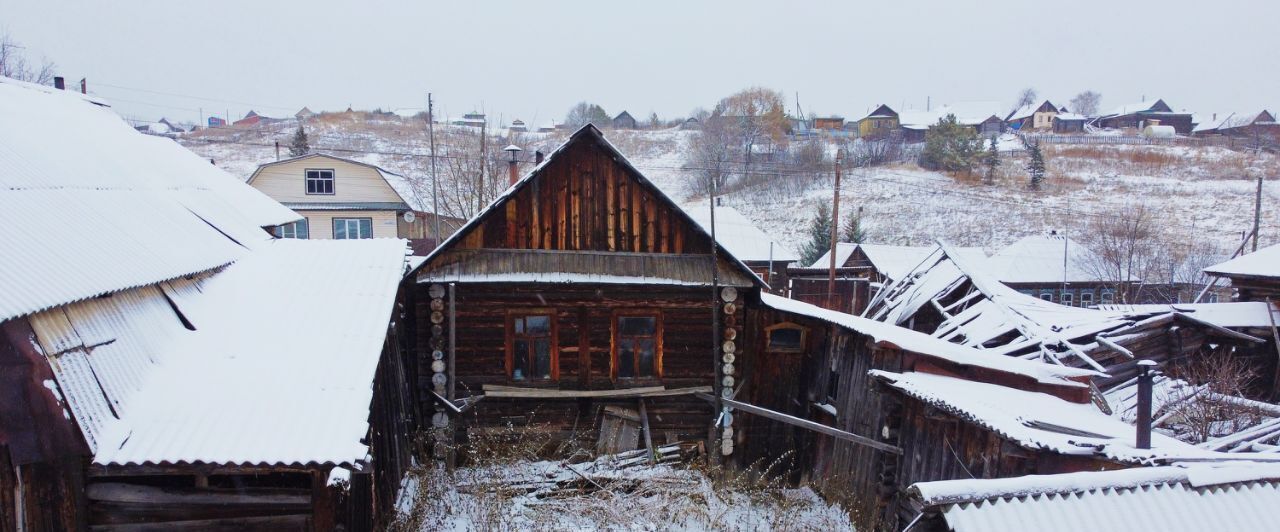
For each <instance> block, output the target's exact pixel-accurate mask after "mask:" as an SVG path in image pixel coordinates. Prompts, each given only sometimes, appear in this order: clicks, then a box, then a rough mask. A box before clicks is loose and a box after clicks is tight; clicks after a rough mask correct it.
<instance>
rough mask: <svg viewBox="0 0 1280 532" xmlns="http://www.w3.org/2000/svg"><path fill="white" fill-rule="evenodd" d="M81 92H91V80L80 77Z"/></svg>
mask: <svg viewBox="0 0 1280 532" xmlns="http://www.w3.org/2000/svg"><path fill="white" fill-rule="evenodd" d="M80 94H89V81H88V80H86V79H85V78H80Z"/></svg>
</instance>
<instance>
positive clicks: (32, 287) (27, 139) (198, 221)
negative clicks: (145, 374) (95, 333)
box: [0, 78, 298, 321]
mask: <svg viewBox="0 0 1280 532" xmlns="http://www.w3.org/2000/svg"><path fill="white" fill-rule="evenodd" d="M18 124H21V125H22V127H20V128H19V127H16V126H17V125H18ZM67 146H74V149H75V155H74V156H69V155H68V151H67V150H68V148H67ZM296 219H298V215H297V214H295V213H293V212H291V211H289V210H288V209H285V208H284V207H282V206H281V205H280V204H279V203H276V202H274V201H272V200H271V199H270V198H268V197H267V196H266V195H264V194H262V193H261V192H259V191H257V190H254V189H252V188H250V187H246V186H244V183H243V182H241V181H240V180H238V179H236V178H234V177H232V176H231V175H229V174H227V173H226V172H224V171H222V170H220V169H218V168H217V167H215V166H213V165H211V164H209V163H208V161H205V160H204V159H202V158H200V157H199V156H197V155H195V154H193V153H191V152H190V151H188V150H187V149H185V148H183V147H182V146H180V145H178V144H177V143H176V142H174V141H173V140H171V139H168V138H164V137H155V136H148V135H144V134H142V133H139V132H138V131H136V130H134V129H133V128H131V127H129V125H128V124H126V123H125V122H124V120H122V119H121V118H120V117H119V116H118V115H116V114H115V113H114V112H113V111H112V110H111V109H110V108H108V107H106V106H105V104H104V103H102V102H101V100H97V99H89V98H85V97H82V96H81V95H80V94H78V93H74V92H71V91H59V90H52V89H49V90H45V89H44V88H40V87H38V86H35V85H31V84H27V83H23V82H19V81H14V80H11V79H8V78H0V224H3V225H4V226H5V227H9V228H15V227H21V228H23V229H22V230H12V229H11V230H7V231H3V232H2V233H0V249H4V250H5V251H4V253H0V293H2V294H4V296H3V297H0V321H4V320H7V319H10V318H14V317H18V316H22V315H26V314H30V313H32V312H36V311H39V310H42V309H46V308H50V307H53V306H57V305H63V304H67V303H70V302H74V301H78V300H82V299H86V298H91V297H95V296H99V295H103V294H109V293H113V292H118V291H121V290H126V289H129V288H133V287H137V286H143V285H147V284H152V283H157V282H160V281H164V280H167V279H173V278H177V277H182V276H186V275H191V274H194V273H199V272H203V271H208V270H212V269H215V268H220V267H223V266H226V265H227V264H230V263H232V262H234V261H235V260H237V259H238V258H240V257H241V256H242V255H243V254H244V253H245V252H246V250H248V249H252V248H255V247H258V246H260V245H261V244H263V243H265V242H267V241H268V240H270V235H268V234H267V233H266V231H263V230H261V229H260V228H261V227H266V226H273V225H279V224H283V223H288V222H291V221H293V220H296ZM72 221H74V222H72ZM91 229H92V230H91Z"/></svg>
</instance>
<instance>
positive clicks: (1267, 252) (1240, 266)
mask: <svg viewBox="0 0 1280 532" xmlns="http://www.w3.org/2000/svg"><path fill="white" fill-rule="evenodd" d="M1204 272H1205V273H1207V274H1209V275H1216V276H1220V277H1249V278H1255V279H1268V280H1276V279H1280V244H1274V245H1271V246H1267V247H1265V248H1262V249H1259V250H1258V251H1255V252H1253V253H1250V254H1248V255H1244V256H1241V257H1236V258H1234V259H1231V260H1229V261H1226V262H1223V263H1221V264H1215V265H1213V266H1210V267H1208V268H1205V269H1204Z"/></svg>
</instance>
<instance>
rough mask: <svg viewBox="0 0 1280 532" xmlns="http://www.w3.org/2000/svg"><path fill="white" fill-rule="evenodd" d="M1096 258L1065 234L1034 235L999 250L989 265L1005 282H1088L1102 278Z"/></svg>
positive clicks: (989, 261) (989, 269) (994, 274)
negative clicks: (1095, 269) (1094, 268)
mask: <svg viewBox="0 0 1280 532" xmlns="http://www.w3.org/2000/svg"><path fill="white" fill-rule="evenodd" d="M1064 256H1065V257H1066V260H1065V261H1064V260H1063V257H1064ZM1094 257H1095V255H1094V254H1093V252H1092V251H1090V250H1089V249H1088V248H1086V247H1084V246H1082V245H1080V243H1079V242H1076V241H1074V240H1071V239H1070V238H1068V237H1067V236H1065V235H1031V236H1025V237H1022V238H1020V239H1018V241H1017V242H1014V243H1012V244H1009V245H1008V246H1005V247H1004V249H1001V250H1000V251H997V252H996V253H995V254H994V255H992V256H991V258H990V259H987V266H988V271H989V272H991V275H992V276H994V277H995V278H996V279H999V280H1000V281H1001V282H1005V283H1062V282H1067V283H1087V282H1096V281H1100V280H1101V279H1098V276H1097V275H1095V274H1093V273H1092V272H1091V271H1090V264H1091V262H1090V261H1093V260H1095V259H1094ZM1064 268H1065V269H1064Z"/></svg>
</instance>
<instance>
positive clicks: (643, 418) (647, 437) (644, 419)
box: [640, 399, 658, 464]
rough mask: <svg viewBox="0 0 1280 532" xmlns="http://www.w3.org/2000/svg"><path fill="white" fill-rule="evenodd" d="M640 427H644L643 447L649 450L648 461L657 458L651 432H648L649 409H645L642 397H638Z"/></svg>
mask: <svg viewBox="0 0 1280 532" xmlns="http://www.w3.org/2000/svg"><path fill="white" fill-rule="evenodd" d="M640 427H641V428H642V429H644V448H645V449H647V450H648V451H649V463H650V464H652V463H655V462H656V461H657V459H658V457H657V453H655V452H654V449H653V434H652V433H650V432H649V411H648V410H645V407H644V399H640Z"/></svg>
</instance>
